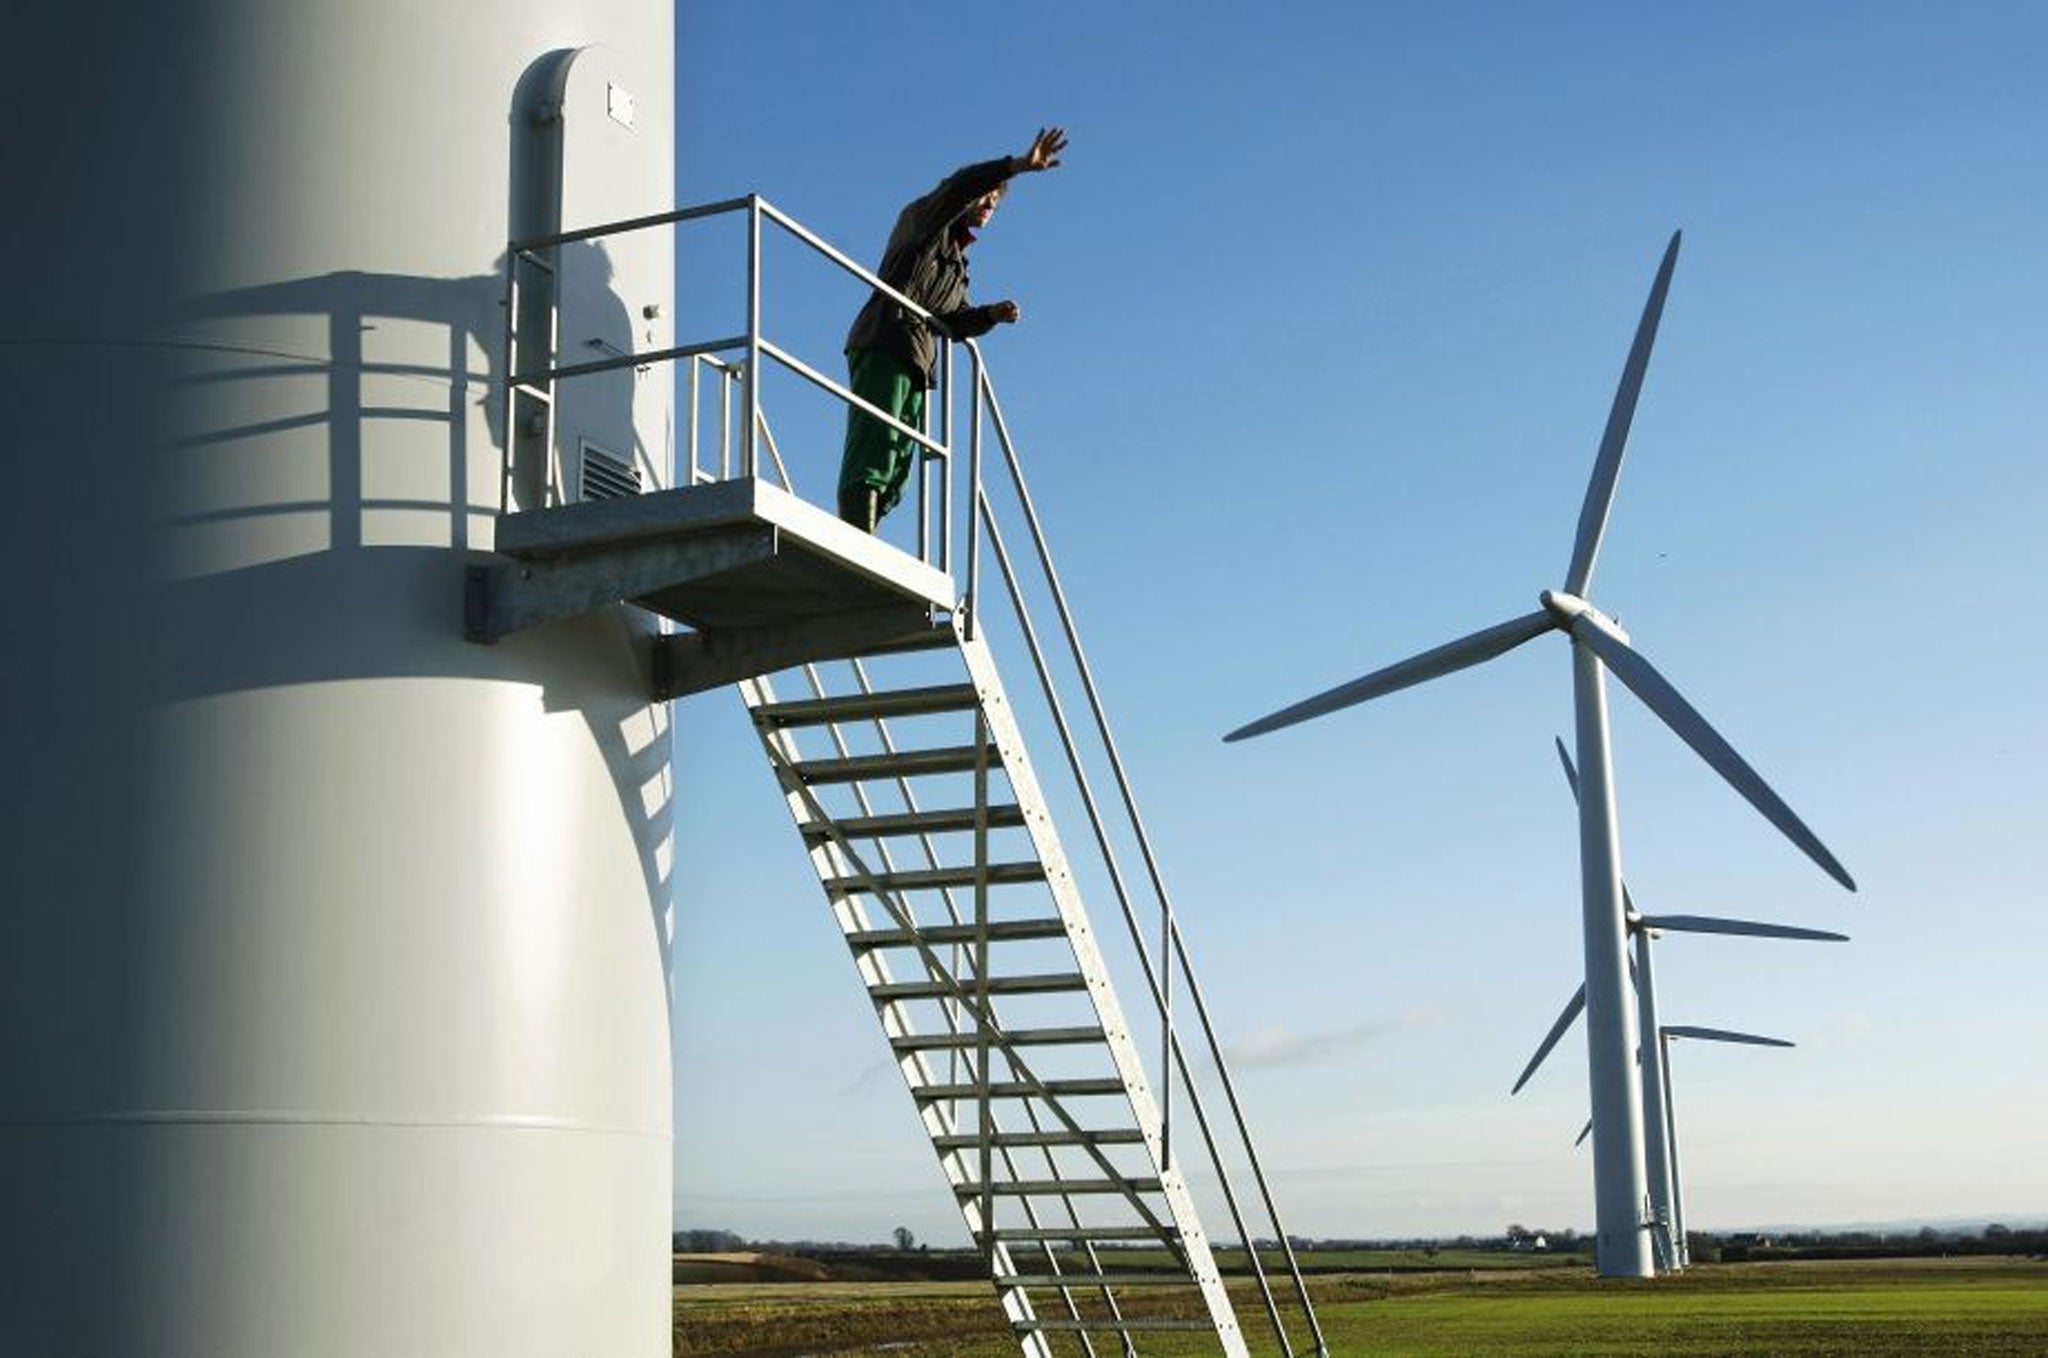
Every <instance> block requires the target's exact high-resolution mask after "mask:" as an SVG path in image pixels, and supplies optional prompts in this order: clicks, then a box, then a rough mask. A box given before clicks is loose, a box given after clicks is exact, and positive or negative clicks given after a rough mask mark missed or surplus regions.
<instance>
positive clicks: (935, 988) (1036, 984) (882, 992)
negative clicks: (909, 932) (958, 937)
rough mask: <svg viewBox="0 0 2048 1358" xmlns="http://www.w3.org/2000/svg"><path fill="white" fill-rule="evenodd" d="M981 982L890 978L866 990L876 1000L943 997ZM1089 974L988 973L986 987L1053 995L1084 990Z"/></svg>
mask: <svg viewBox="0 0 2048 1358" xmlns="http://www.w3.org/2000/svg"><path fill="white" fill-rule="evenodd" d="M983 988H984V987H983V986H982V984H981V983H979V982H975V981H971V980H961V981H889V982H886V983H884V984H882V985H871V986H869V987H868V994H870V995H872V996H874V997H875V998H876V999H878V1000H946V999H951V998H953V997H954V996H955V995H959V994H962V993H965V994H968V995H972V994H976V993H978V992H979V991H981V990H982V989H983ZM1087 988H1088V978H1087V977H1085V976H1083V975H1082V974H1081V973H1080V972H1078V971H1052V972H1041V973H1038V974H1036V975H1029V976H991V977H989V978H988V982H987V985H986V989H987V991H988V993H989V994H991V995H1052V994H1057V993H1059V992H1061V991H1067V990H1086V989H1087Z"/></svg>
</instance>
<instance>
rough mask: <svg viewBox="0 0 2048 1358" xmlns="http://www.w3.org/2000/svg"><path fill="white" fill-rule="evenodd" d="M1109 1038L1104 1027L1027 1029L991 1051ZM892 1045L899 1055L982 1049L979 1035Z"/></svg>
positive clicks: (925, 1036) (901, 1040) (934, 1036)
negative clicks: (967, 1048)
mask: <svg viewBox="0 0 2048 1358" xmlns="http://www.w3.org/2000/svg"><path fill="white" fill-rule="evenodd" d="M1105 1036H1106V1034H1104V1032H1103V1031H1102V1029H1101V1028H1100V1027H1088V1028H1024V1029H1016V1030H1012V1031H1010V1032H1007V1033H1004V1034H1003V1035H1002V1037H1001V1038H994V1039H991V1040H990V1041H989V1046H991V1047H997V1048H1000V1047H1055V1046H1078V1045H1080V1044H1081V1043H1085V1042H1101V1041H1103V1040H1104V1038H1105ZM889 1045H890V1046H891V1047H894V1048H895V1049H896V1050H897V1051H899V1052H928V1051H948V1050H953V1049H956V1048H962V1047H978V1046H980V1045H981V1035H980V1034H979V1033H918V1034H916V1035H915V1036H912V1037H892V1038H890V1039H889Z"/></svg>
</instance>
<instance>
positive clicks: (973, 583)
mask: <svg viewBox="0 0 2048 1358" xmlns="http://www.w3.org/2000/svg"><path fill="white" fill-rule="evenodd" d="M967 362H968V368H969V371H970V372H971V373H972V374H973V376H972V378H971V379H970V380H971V381H972V384H973V385H972V387H971V388H970V389H969V391H968V393H967V591H966V593H965V594H964V595H962V596H961V597H962V599H963V600H964V602H965V604H966V609H967V625H966V627H965V629H964V631H965V633H966V636H967V639H968V640H969V641H972V640H974V634H975V632H976V631H977V630H979V628H980V626H981V594H980V589H981V580H980V576H981V515H980V514H979V513H977V512H976V511H977V509H978V508H979V506H980V504H981V385H982V382H983V381H984V378H983V375H982V371H981V346H980V345H978V344H976V343H975V342H974V341H973V340H969V341H967Z"/></svg>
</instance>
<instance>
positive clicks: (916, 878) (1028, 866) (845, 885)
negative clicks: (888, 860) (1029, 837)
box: [825, 860, 1045, 894]
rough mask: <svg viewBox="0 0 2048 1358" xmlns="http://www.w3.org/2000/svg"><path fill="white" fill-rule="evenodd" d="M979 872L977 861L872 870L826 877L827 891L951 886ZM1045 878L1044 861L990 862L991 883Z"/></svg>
mask: <svg viewBox="0 0 2048 1358" xmlns="http://www.w3.org/2000/svg"><path fill="white" fill-rule="evenodd" d="M977 875H978V874H977V872H976V869H975V866H974V864H972V863H962V864H959V865H958V866H955V867H946V868H906V869H904V870H903V871H901V872H872V873H868V874H867V875H865V876H855V877H827V878H826V879H825V889H826V890H827V891H865V892H868V893H870V894H872V893H874V892H876V891H938V890H943V889H946V888H949V887H971V886H973V885H974V881H975V877H976V876H977ZM1044 880H1045V864H1043V863H1040V862H1037V861H1035V860H1032V861H1027V862H1022V863H991V864H989V865H988V884H989V885H990V886H1015V885H1016V884H1017V883H1019V882H1042V881H1044Z"/></svg>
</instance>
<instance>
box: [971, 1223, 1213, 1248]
mask: <svg viewBox="0 0 2048 1358" xmlns="http://www.w3.org/2000/svg"><path fill="white" fill-rule="evenodd" d="M979 1234H980V1233H978V1232H977V1235H979ZM995 1238H996V1239H997V1240H998V1241H1001V1242H1003V1243H1005V1244H1040V1243H1042V1244H1059V1243H1060V1242H1062V1241H1071V1242H1073V1243H1074V1244H1077V1245H1078V1244H1083V1243H1085V1242H1088V1241H1091V1240H1155V1241H1158V1242H1159V1243H1161V1244H1171V1243H1172V1242H1173V1241H1175V1240H1177V1239H1179V1238H1180V1231H1179V1230H1178V1228H1176V1227H1175V1226H1173V1225H1172V1224H1171V1223H1162V1224H1160V1225H1157V1226H998V1227H997V1228H996V1230H995Z"/></svg>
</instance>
